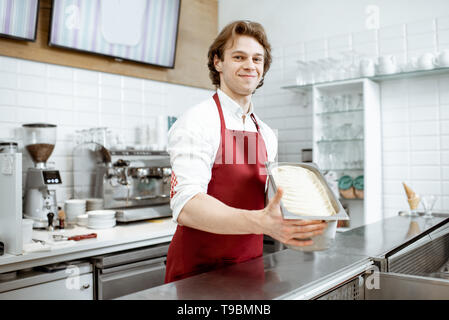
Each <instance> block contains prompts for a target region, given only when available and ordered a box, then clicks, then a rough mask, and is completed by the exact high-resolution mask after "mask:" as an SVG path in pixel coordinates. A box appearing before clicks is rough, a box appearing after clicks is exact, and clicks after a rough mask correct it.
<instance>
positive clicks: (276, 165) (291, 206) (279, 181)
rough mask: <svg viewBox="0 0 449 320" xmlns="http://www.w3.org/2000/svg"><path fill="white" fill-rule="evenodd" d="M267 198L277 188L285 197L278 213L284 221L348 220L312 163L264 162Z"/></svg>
mask: <svg viewBox="0 0 449 320" xmlns="http://www.w3.org/2000/svg"><path fill="white" fill-rule="evenodd" d="M265 166H266V168H267V171H268V175H269V181H268V184H269V186H268V197H269V198H270V199H271V198H272V197H273V196H274V194H275V193H276V190H277V188H278V187H282V189H283V190H284V194H283V196H282V199H281V211H282V215H283V217H284V219H306V220H349V217H348V215H347V214H346V212H345V210H344V209H343V206H342V205H341V203H340V201H338V199H336V198H335V195H334V193H333V192H332V190H331V189H330V188H329V186H328V184H327V182H326V180H325V179H324V177H323V175H322V174H321V172H320V171H319V170H318V168H317V166H316V165H315V164H313V163H291V162H267V163H266V164H265Z"/></svg>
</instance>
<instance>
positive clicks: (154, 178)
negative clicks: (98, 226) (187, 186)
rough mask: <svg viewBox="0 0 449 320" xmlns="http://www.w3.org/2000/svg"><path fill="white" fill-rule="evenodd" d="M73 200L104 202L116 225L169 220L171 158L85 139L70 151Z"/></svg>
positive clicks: (161, 153) (165, 153)
mask: <svg viewBox="0 0 449 320" xmlns="http://www.w3.org/2000/svg"><path fill="white" fill-rule="evenodd" d="M73 166H74V172H73V173H74V177H73V180H74V194H75V197H76V198H79V199H88V198H98V199H103V208H104V209H111V210H115V211H116V220H117V222H132V221H139V220H146V219H153V218H162V217H170V216H171V215H172V212H171V209H170V182H171V165H170V157H169V154H168V153H167V152H166V151H155V150H135V149H133V148H130V147H128V148H123V149H116V148H106V146H105V145H104V144H103V143H101V142H100V141H95V140H90V139H87V141H86V139H84V141H83V142H81V143H79V144H77V145H76V146H75V148H74V151H73Z"/></svg>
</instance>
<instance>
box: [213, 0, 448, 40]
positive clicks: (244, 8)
mask: <svg viewBox="0 0 449 320" xmlns="http://www.w3.org/2000/svg"><path fill="white" fill-rule="evenodd" d="M369 5H376V6H378V7H379V26H380V27H385V26H390V25H395V24H402V23H407V22H411V21H417V20H422V19H427V18H434V17H439V16H444V15H447V14H448V13H449V2H448V1H446V0H428V1H425V0H337V1H335V0H277V1H276V0H219V2H218V25H219V29H221V28H223V27H224V26H225V25H226V24H227V23H229V22H231V21H233V20H238V19H248V20H254V21H258V22H260V23H262V24H263V26H264V27H265V28H266V29H267V32H268V35H269V37H270V39H271V41H272V42H273V43H274V44H281V45H282V44H287V43H288V42H300V41H303V42H304V41H310V40H315V39H321V38H325V37H329V36H335V35H339V34H347V33H351V32H358V31H363V30H365V24H366V20H367V18H368V14H367V13H366V12H365V10H366V8H367V6H369Z"/></svg>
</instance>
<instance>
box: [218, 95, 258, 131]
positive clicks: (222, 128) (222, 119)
mask: <svg viewBox="0 0 449 320" xmlns="http://www.w3.org/2000/svg"><path fill="white" fill-rule="evenodd" d="M213 98H214V100H215V104H216V105H217V109H218V114H219V115H220V124H221V133H222V135H223V133H224V130H225V129H226V125H225V121H224V117H223V110H222V108H221V103H220V99H219V98H218V93H215V94H214V96H213ZM250 117H251V120H253V122H254V125H255V126H256V129H257V132H259V124H258V123H257V120H256V117H255V116H254V114H253V113H252V112H251V114H250Z"/></svg>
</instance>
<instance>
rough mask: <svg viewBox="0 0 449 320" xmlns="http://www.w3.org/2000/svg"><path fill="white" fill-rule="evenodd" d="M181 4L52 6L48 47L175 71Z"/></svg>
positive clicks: (127, 0) (67, 2)
mask: <svg viewBox="0 0 449 320" xmlns="http://www.w3.org/2000/svg"><path fill="white" fill-rule="evenodd" d="M180 1H181V0H53V9H52V15H51V27H50V40H49V45H51V46H57V47H63V48H68V49H75V50H80V51H85V52H91V53H97V54H101V55H105V56H111V57H115V58H119V59H124V60H131V61H136V62H142V63H147V64H151V65H156V66H161V67H166V68H173V67H174V64H175V53H176V40H177V34H178V22H179V11H180Z"/></svg>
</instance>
